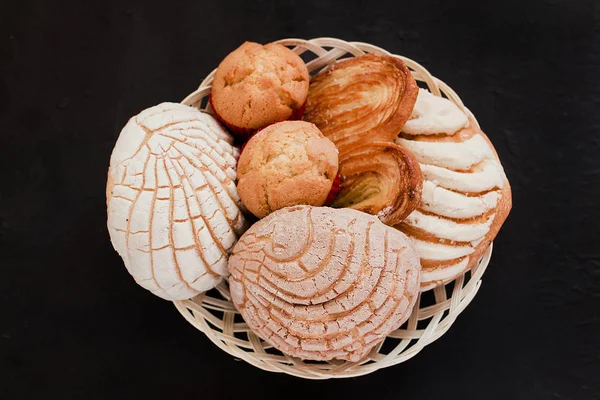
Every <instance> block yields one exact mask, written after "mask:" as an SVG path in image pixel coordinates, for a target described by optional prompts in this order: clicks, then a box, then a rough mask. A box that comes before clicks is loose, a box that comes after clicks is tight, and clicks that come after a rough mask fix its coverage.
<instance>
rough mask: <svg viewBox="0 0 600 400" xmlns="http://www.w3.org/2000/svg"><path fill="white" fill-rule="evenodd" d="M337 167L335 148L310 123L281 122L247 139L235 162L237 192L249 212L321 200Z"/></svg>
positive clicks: (263, 214) (317, 203)
mask: <svg viewBox="0 0 600 400" xmlns="http://www.w3.org/2000/svg"><path fill="white" fill-rule="evenodd" d="M337 171H338V151H337V149H336V148H335V145H334V144H333V143H332V142H331V140H329V139H327V138H326V137H325V136H323V134H322V133H321V131H319V129H317V127H316V126H315V125H314V124H311V123H310V122H306V121H283V122H279V123H277V124H273V125H269V126H268V127H266V128H264V129H262V130H261V131H260V132H258V133H257V134H256V135H254V136H252V138H251V139H250V140H249V141H248V143H247V145H246V146H245V147H244V150H243V152H242V155H241V156H240V159H239V163H238V170H237V174H238V185H237V188H238V192H239V194H240V198H241V199H242V202H243V203H244V205H245V206H246V208H247V209H248V211H250V212H251V213H252V214H254V215H256V216H257V217H259V218H263V217H266V216H267V215H268V214H270V213H271V212H273V211H275V210H278V209H280V208H284V207H289V206H295V205H299V204H307V205H312V206H320V205H323V203H324V202H325V200H326V199H327V195H328V194H329V191H330V190H331V186H332V183H333V180H334V179H335V177H336V174H337Z"/></svg>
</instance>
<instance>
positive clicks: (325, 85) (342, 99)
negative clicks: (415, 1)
mask: <svg viewBox="0 0 600 400" xmlns="http://www.w3.org/2000/svg"><path fill="white" fill-rule="evenodd" d="M417 92H418V86H417V83H416V82H415V80H414V78H413V77H412V75H411V73H410V71H409V70H408V68H407V67H406V65H405V64H404V63H403V62H402V61H401V60H400V59H398V58H395V57H391V56H378V55H375V54H367V55H364V56H360V57H355V58H350V59H347V60H343V61H339V62H337V63H335V64H333V65H332V66H331V67H330V68H328V69H326V70H325V71H323V72H321V73H319V74H318V75H316V76H314V77H313V78H312V79H311V81H310V88H309V92H308V101H307V106H306V113H305V115H304V119H305V120H306V121H310V122H312V123H314V124H315V125H317V127H318V128H319V129H320V130H321V131H322V132H323V134H324V135H325V136H327V137H328V138H329V139H331V140H332V141H333V143H335V145H336V146H337V148H338V149H339V151H340V154H344V153H346V152H347V151H348V150H349V149H350V148H352V147H354V146H357V145H360V144H364V143H366V142H370V141H376V140H381V141H392V140H393V139H394V138H395V137H396V136H397V135H398V133H399V132H400V130H401V129H402V127H403V126H404V123H405V122H406V120H408V118H409V117H410V114H411V111H412V108H413V106H414V104H415V100H416V98H417Z"/></svg>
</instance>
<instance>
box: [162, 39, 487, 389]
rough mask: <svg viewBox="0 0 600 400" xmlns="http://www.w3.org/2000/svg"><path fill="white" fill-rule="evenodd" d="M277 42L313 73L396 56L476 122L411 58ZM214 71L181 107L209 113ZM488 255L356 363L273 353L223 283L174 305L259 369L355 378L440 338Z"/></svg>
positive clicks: (372, 49) (366, 48) (432, 294)
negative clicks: (352, 60)
mask: <svg viewBox="0 0 600 400" xmlns="http://www.w3.org/2000/svg"><path fill="white" fill-rule="evenodd" d="M278 43H280V44H282V45H285V46H288V47H289V48H291V49H292V50H293V51H294V52H295V53H297V54H299V55H301V56H302V57H303V58H304V59H305V60H306V61H307V64H306V65H307V67H308V70H309V72H311V74H314V73H315V72H318V71H320V70H321V69H322V68H323V67H326V66H328V65H330V64H332V63H334V62H335V61H336V60H338V59H341V58H347V57H354V56H360V55H363V54H365V53H375V54H386V55H390V56H393V57H397V58H399V59H401V60H402V61H404V62H405V63H406V65H407V66H408V67H409V68H410V69H411V71H412V74H413V76H414V78H415V79H416V80H417V81H418V82H422V83H424V84H425V85H427V87H428V88H429V90H430V91H431V93H433V94H434V95H436V96H441V95H444V96H446V97H447V98H448V99H450V100H451V101H452V102H454V103H455V104H456V105H457V106H458V107H459V108H461V109H462V110H464V111H465V112H466V113H467V115H469V116H470V117H471V118H472V119H473V121H475V123H477V120H476V119H475V117H474V116H473V114H472V113H471V112H470V111H469V110H468V109H467V108H466V107H465V106H464V105H463V103H462V101H461V100H460V98H459V97H458V95H457V94H456V93H455V92H454V91H453V90H452V89H451V88H450V87H449V86H448V85H446V84H445V83H444V82H442V81H440V80H439V79H437V78H435V77H433V76H432V75H431V74H430V73H429V72H428V71H427V70H426V69H425V68H423V67H422V66H421V65H420V64H418V63H416V62H415V61H413V60H411V59H408V58H406V57H402V56H398V55H395V54H390V53H389V52H387V51H385V50H383V49H381V48H379V47H376V46H373V45H370V44H367V43H361V42H346V41H343V40H339V39H333V38H318V39H312V40H303V39H283V40H280V41H278ZM215 71H216V70H213V71H212V72H211V73H210V74H209V75H208V76H207V77H206V78H205V79H204V81H203V82H202V83H201V84H200V87H199V88H198V90H196V91H195V92H193V93H191V94H190V95H189V96H188V97H186V98H185V99H184V100H183V101H182V103H183V104H186V105H190V106H193V107H196V108H199V109H201V110H204V111H207V112H211V110H210V107H209V104H208V96H209V94H210V89H211V84H212V80H213V77H214V74H215ZM491 254H492V246H490V247H489V248H488V250H487V251H486V252H485V253H484V255H483V257H482V258H481V260H479V262H478V263H477V264H476V265H475V267H474V268H473V269H472V270H471V271H469V272H466V273H465V274H463V275H461V276H459V277H457V278H456V280H454V281H452V282H449V283H448V284H446V285H442V286H438V287H436V288H435V289H433V290H431V291H428V292H424V293H421V295H420V296H419V298H418V299H417V303H416V304H415V307H414V309H413V312H412V314H411V316H410V318H409V320H408V321H407V322H406V323H405V324H404V325H403V326H402V327H400V329H397V330H396V331H394V332H392V333H391V334H390V335H389V336H388V337H387V338H386V339H385V341H384V342H382V343H380V344H379V345H377V346H375V347H374V348H373V350H372V351H371V352H370V353H369V355H368V356H367V357H366V358H364V359H363V360H361V361H359V362H349V361H338V360H332V361H329V362H312V361H303V360H300V359H298V358H294V357H290V356H287V355H285V354H282V353H281V352H279V351H277V350H275V349H274V348H273V347H272V346H271V345H269V344H268V343H266V342H264V341H263V340H261V339H260V338H259V337H258V336H257V335H256V334H254V333H253V332H252V331H250V329H249V328H248V325H246V323H244V322H243V320H242V318H241V316H240V314H239V313H238V312H237V310H236V309H235V307H234V305H233V303H232V302H231V296H230V294H229V287H228V285H227V282H223V283H221V284H220V285H219V286H218V287H217V288H216V289H214V290H211V291H210V292H208V293H203V294H201V295H199V296H197V297H195V298H193V299H191V300H185V301H175V302H174V304H175V307H176V308H177V309H178V310H179V312H180V313H181V314H182V315H183V316H184V318H185V319H186V320H187V321H188V322H189V323H191V324H192V325H193V326H195V327H196V328H197V329H198V330H200V331H202V332H203V333H204V334H205V335H206V336H207V337H208V338H209V339H210V340H211V341H212V342H213V343H214V344H216V345H217V346H219V347H220V348H221V349H222V350H224V351H226V352H227V353H229V354H231V355H233V356H234V357H236V358H239V359H242V360H244V361H246V362H248V363H250V364H252V365H254V366H256V367H258V368H261V369H263V370H266V371H271V372H283V373H287V374H290V375H294V376H297V377H301V378H307V379H328V378H347V377H354V376H360V375H365V374H368V373H371V372H374V371H376V370H378V369H381V368H385V367H389V366H392V365H396V364H399V363H401V362H404V361H406V360H408V359H410V358H412V357H414V356H415V355H416V354H417V353H418V352H419V351H421V349H423V347H425V346H426V345H428V344H429V343H431V342H433V341H435V340H437V339H438V338H439V337H440V336H442V335H443V334H444V333H445V332H446V331H447V330H448V329H449V328H450V326H451V325H452V323H453V322H454V321H455V320H456V317H457V316H458V315H459V314H460V313H461V312H462V311H463V310H464V309H465V308H466V307H467V305H468V304H469V303H470V302H471V300H472V299H473V297H475V294H476V293H477V291H478V289H479V287H480V285H481V277H482V275H483V273H484V272H485V269H486V267H487V265H488V263H489V260H490V257H491Z"/></svg>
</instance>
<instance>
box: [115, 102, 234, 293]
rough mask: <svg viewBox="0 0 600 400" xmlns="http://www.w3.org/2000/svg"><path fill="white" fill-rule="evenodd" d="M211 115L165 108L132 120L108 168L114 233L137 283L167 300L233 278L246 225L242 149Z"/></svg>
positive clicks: (150, 110)
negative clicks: (231, 260) (240, 186)
mask: <svg viewBox="0 0 600 400" xmlns="http://www.w3.org/2000/svg"><path fill="white" fill-rule="evenodd" d="M232 142H233V139H232V137H231V136H230V135H229V134H228V133H227V131H226V130H225V129H224V128H223V127H222V126H221V125H220V124H219V123H218V122H217V121H216V120H215V119H214V118H213V117H212V116H210V115H209V114H206V113H203V112H201V111H199V110H197V109H195V108H191V107H188V106H185V105H182V104H176V103H162V104H159V105H157V106H154V107H151V108H148V109H147V110H144V111H142V112H141V113H140V114H138V115H137V116H135V117H133V118H131V119H130V120H129V122H128V123H127V125H125V127H124V128H123V130H122V131H121V134H120V135H119V138H118V140H117V143H116V145H115V148H114V150H113V153H112V156H111V160H110V168H109V171H108V184H107V204H108V230H109V233H110V237H111V241H112V243H113V246H114V248H115V250H117V252H118V253H119V255H121V257H122V258H123V261H124V263H125V266H126V267H127V269H128V271H129V273H130V274H131V275H132V276H133V277H134V279H135V280H136V282H137V283H138V284H140V285H141V286H143V287H144V288H146V289H148V290H150V291H151V292H152V293H154V294H156V295H157V296H159V297H162V298H164V299H167V300H182V299H187V298H191V297H193V296H195V295H197V294H199V293H200V292H203V291H206V290H208V289H211V288H213V287H214V286H215V285H217V284H218V283H219V282H220V281H221V280H222V278H223V277H224V276H226V275H227V273H228V272H227V259H228V255H229V252H230V250H231V249H232V248H233V246H234V244H235V243H236V242H237V238H238V237H239V235H241V234H242V233H243V232H244V230H245V228H246V221H245V218H244V216H243V214H242V212H241V209H240V208H241V207H242V205H241V202H240V199H239V196H238V194H237V190H236V186H235V180H236V164H237V158H238V156H239V151H238V150H237V148H236V147H234V146H233V145H232Z"/></svg>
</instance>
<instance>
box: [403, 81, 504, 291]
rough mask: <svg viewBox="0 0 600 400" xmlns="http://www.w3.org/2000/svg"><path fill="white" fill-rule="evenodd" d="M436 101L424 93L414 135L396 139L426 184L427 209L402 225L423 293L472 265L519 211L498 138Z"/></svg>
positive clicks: (443, 101) (411, 132)
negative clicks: (416, 257) (415, 259)
mask: <svg viewBox="0 0 600 400" xmlns="http://www.w3.org/2000/svg"><path fill="white" fill-rule="evenodd" d="M434 97H435V96H433V95H432V94H431V93H429V92H428V91H426V90H421V91H420V93H419V99H418V100H417V104H416V105H415V112H414V113H413V117H412V118H411V121H409V122H408V123H407V124H406V125H405V128H406V130H407V131H408V132H404V130H403V133H401V135H400V136H399V138H398V139H396V143H398V144H399V145H401V146H403V147H406V148H407V149H409V150H411V151H412V152H413V154H414V155H415V157H416V158H417V160H418V161H419V163H420V166H421V171H422V174H423V179H424V182H423V193H422V202H421V205H420V207H419V208H418V209H417V210H415V211H414V212H413V213H412V214H410V215H409V216H408V217H407V218H406V219H405V220H404V221H403V222H402V223H400V224H398V225H396V227H397V228H398V229H400V230H401V231H403V232H404V233H406V234H407V235H408V236H409V237H410V238H411V239H412V240H413V242H414V244H415V247H416V249H417V251H418V252H419V254H420V257H421V264H422V267H423V278H422V283H421V285H422V289H423V290H427V289H430V288H433V287H435V286H437V285H440V284H443V283H446V282H449V281H451V280H453V279H454V278H455V277H456V276H458V275H460V274H462V273H463V272H464V271H467V270H468V269H470V268H472V267H473V266H474V265H475V263H477V262H478V261H479V259H480V258H481V256H482V255H483V253H484V252H485V251H486V250H487V248H488V247H489V245H490V243H491V242H492V240H493V239H494V237H495V236H496V234H497V233H498V231H499V230H500V227H501V226H502V224H503V223H504V221H505V220H506V218H507V216H508V213H509V212H510V209H511V206H512V198H511V189H510V184H509V182H508V180H507V178H506V175H505V174H504V170H503V168H502V165H501V164H500V160H499V158H498V155H497V153H496V151H495V149H494V147H493V145H492V143H491V142H490V140H489V139H488V138H487V136H486V135H485V134H484V133H483V132H482V131H481V129H479V128H478V127H477V125H476V124H475V122H474V121H473V120H470V119H469V118H468V117H467V116H466V115H465V114H464V112H463V111H462V110H460V109H459V108H458V107H457V106H456V105H454V104H453V103H451V102H450V101H449V100H447V99H443V98H439V97H436V98H434ZM423 110H427V112H426V113H425V112H423Z"/></svg>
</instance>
